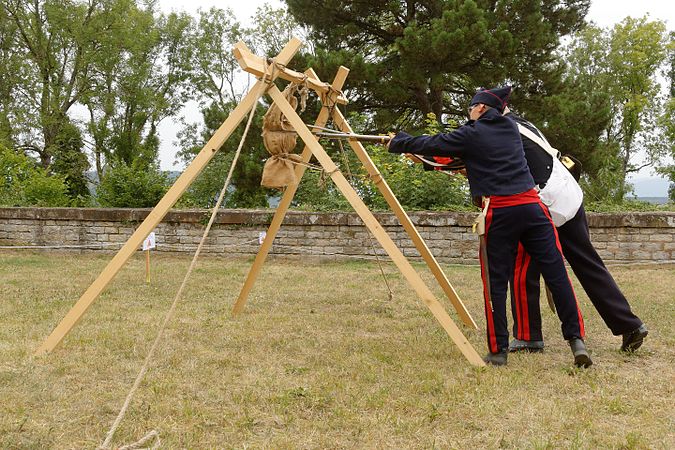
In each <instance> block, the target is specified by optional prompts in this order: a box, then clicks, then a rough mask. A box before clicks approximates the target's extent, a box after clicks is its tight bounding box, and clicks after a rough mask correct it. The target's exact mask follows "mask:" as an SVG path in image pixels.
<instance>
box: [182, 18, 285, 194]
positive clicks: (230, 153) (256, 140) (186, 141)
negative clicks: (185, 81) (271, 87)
mask: <svg viewBox="0 0 675 450" xmlns="http://www.w3.org/2000/svg"><path fill="white" fill-rule="evenodd" d="M252 34H253V33H249V32H247V31H246V30H244V29H243V28H242V26H241V24H240V23H239V22H238V21H237V20H236V18H235V17H234V14H233V13H232V11H231V10H229V9H226V10H222V9H217V8H211V9H209V10H206V11H203V10H201V11H200V12H199V18H198V21H197V26H196V28H195V32H194V33H193V35H192V36H191V39H190V43H191V47H192V48H193V53H192V58H193V59H192V67H193V69H194V71H193V72H192V74H191V80H192V86H193V95H194V97H195V98H197V99H198V102H199V105H200V109H201V113H202V118H203V124H202V125H199V124H185V126H184V128H183V130H182V131H181V132H180V134H179V136H180V139H181V148H182V150H181V151H180V153H179V157H180V158H181V159H182V160H183V161H184V162H185V163H189V162H191V161H192V159H193V158H194V157H195V155H196V154H197V153H198V152H199V151H200V150H201V149H202V148H203V146H204V145H205V143H206V142H207V141H208V140H209V139H210V138H211V136H213V134H214V133H215V132H216V130H217V129H218V128H219V127H220V126H221V125H222V123H223V121H224V120H225V119H226V118H227V116H228V115H229V113H230V112H231V111H232V110H233V109H234V108H235V107H236V105H237V103H238V102H239V101H240V99H241V98H242V92H243V91H244V90H246V89H247V88H248V87H250V85H251V80H250V78H249V82H248V83H244V82H243V80H242V78H241V77H240V75H239V74H240V68H239V64H238V63H237V61H236V59H235V58H234V56H233V55H232V47H233V46H234V44H235V43H237V42H238V41H240V40H242V39H244V38H245V37H246V36H251V35H252ZM249 45H252V43H251V42H249ZM261 103H262V104H264V101H261ZM263 114H264V110H263V108H261V106H260V105H258V109H257V111H256V116H255V118H254V120H253V123H252V124H251V129H250V130H249V133H248V136H247V139H246V143H245V146H244V147H243V148H242V153H241V156H240V158H239V161H238V163H237V167H236V169H235V172H234V173H233V177H232V184H231V186H232V189H231V191H230V192H229V193H228V195H227V196H226V198H225V202H224V204H225V206H228V207H260V206H267V198H268V197H269V196H270V195H274V191H272V190H270V189H266V188H263V187H261V186H260V179H261V174H262V167H263V162H264V159H265V158H266V157H267V152H266V150H265V148H264V146H263V143H262V138H261V136H260V134H261V132H262V129H261V127H262V116H263ZM243 129H244V124H242V125H241V126H240V127H239V128H238V129H237V130H235V132H234V133H233V134H232V136H230V138H229V139H228V140H227V142H225V144H224V145H223V146H222V147H221V148H220V149H219V152H218V153H217V154H216V156H215V157H214V158H213V159H212V160H211V162H210V163H209V165H208V166H207V167H206V168H205V169H204V171H203V172H202V173H201V174H200V176H199V177H198V178H197V180H195V182H194V183H193V185H192V186H191V187H190V189H189V190H188V192H187V193H186V195H185V198H184V199H182V200H181V204H183V205H192V206H212V205H213V204H214V203H215V199H216V198H217V196H218V193H219V192H220V189H222V186H223V183H224V181H225V178H226V176H227V173H228V171H229V168H230V165H231V163H232V158H233V157H234V152H235V150H236V148H237V146H238V144H239V141H240V139H241V136H242V133H243Z"/></svg>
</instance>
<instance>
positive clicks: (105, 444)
mask: <svg viewBox="0 0 675 450" xmlns="http://www.w3.org/2000/svg"><path fill="white" fill-rule="evenodd" d="M266 77H267V67H266V68H265V73H264V74H263V77H262V79H261V80H262V81H263V83H261V85H260V89H259V91H258V93H257V95H256V99H255V102H254V103H253V107H252V108H251V113H250V114H249V116H248V122H246V128H245V129H244V133H243V135H242V137H241V140H240V141H239V147H237V151H236V153H235V155H234V159H233V160H232V165H231V166H230V171H229V172H228V174H227V179H226V180H225V185H224V186H223V189H222V191H220V195H219V196H218V201H217V202H216V205H215V206H214V207H213V212H212V213H211V218H210V219H209V223H208V224H207V225H206V229H205V230H204V234H203V235H202V240H201V241H200V242H199V246H198V247H197V250H196V251H195V254H194V257H193V258H192V262H191V263H190V267H189V268H188V271H187V273H186V274H185V278H184V279H183V283H182V284H181V285H180V288H179V289H178V292H177V293H176V297H175V298H174V300H173V303H172V304H171V308H169V311H168V312H167V313H166V316H165V317H164V322H163V323H162V326H161V327H160V328H159V332H158V333H157V337H156V338H155V342H154V343H153V344H152V347H151V348H150V351H149V352H148V355H147V356H146V358H145V362H144V363H143V367H141V370H140V371H139V372H138V376H137V377H136V380H135V381H134V384H133V386H132V387H131V390H130V391H129V394H128V395H127V398H126V400H125V401H124V405H123V406H122V409H121V410H120V412H119V414H118V415H117V418H116V419H115V422H113V424H112V426H111V427H110V430H109V431H108V434H107V435H106V438H105V440H104V441H103V443H102V444H101V446H100V447H99V449H107V448H110V443H111V441H112V438H113V436H114V435H115V431H116V430H117V428H118V427H119V425H120V423H121V422H122V419H123V418H124V415H125V414H126V412H127V409H128V408H129V405H130V404H131V400H132V399H133V397H134V394H135V393H136V391H137V390H138V387H139V386H140V384H141V381H143V378H144V377H145V374H146V372H147V371H148V367H149V365H150V361H151V359H152V357H153V355H154V353H155V350H156V349H157V347H158V345H159V343H160V341H161V340H162V337H163V336H164V331H165V329H166V326H167V324H168V323H169V320H171V318H172V317H173V314H174V312H175V310H176V306H177V305H178V300H179V299H180V297H181V294H182V293H183V290H184V289H185V285H186V284H187V281H188V278H189V277H190V274H192V270H193V269H194V267H195V265H196V263H197V258H198V257H199V253H200V252H201V249H202V247H203V246H204V242H205V241H206V237H207V236H208V234H209V231H210V230H211V226H212V225H213V222H214V221H215V219H216V215H217V214H218V209H219V208H220V205H221V204H222V202H223V199H224V198H225V193H226V192H227V188H228V187H229V185H230V180H231V178H232V173H233V172H234V168H235V166H236V164H237V160H238V159H239V154H240V153H241V148H242V147H243V145H244V141H245V140H246V136H247V135H248V130H249V128H250V127H251V122H252V121H253V116H254V115H255V110H256V106H257V104H258V99H259V98H260V97H261V96H262V95H263V93H264V92H265V90H266V88H268V87H269V83H271V82H272V80H274V70H272V76H271V77H270V81H269V82H268V81H266ZM151 435H156V436H157V441H158V442H157V444H156V445H157V446H158V445H159V435H158V433H157V431H155V430H152V431H151V432H150V433H148V434H147V435H146V436H145V437H144V438H143V439H141V440H140V441H138V442H137V443H135V444H132V446H130V447H128V448H130V449H132V448H138V447H137V445H143V444H141V442H147V441H148V440H149V439H150V438H151V437H152V436H151Z"/></svg>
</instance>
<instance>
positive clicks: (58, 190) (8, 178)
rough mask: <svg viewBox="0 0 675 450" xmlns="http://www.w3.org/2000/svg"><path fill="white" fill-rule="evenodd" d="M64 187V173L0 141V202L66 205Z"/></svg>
mask: <svg viewBox="0 0 675 450" xmlns="http://www.w3.org/2000/svg"><path fill="white" fill-rule="evenodd" d="M67 190H68V186H67V185H66V182H65V179H64V178H63V176H61V175H52V176H50V175H49V173H47V170H46V169H44V168H42V167H40V165H39V164H37V163H36V161H35V160H33V159H32V158H29V157H28V156H26V155H25V154H23V153H17V152H15V151H13V150H10V149H9V148H7V147H5V146H3V145H2V144H0V205H2V206H69V205H70V199H69V198H68V195H67Z"/></svg>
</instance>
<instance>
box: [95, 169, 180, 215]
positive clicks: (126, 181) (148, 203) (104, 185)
mask: <svg viewBox="0 0 675 450" xmlns="http://www.w3.org/2000/svg"><path fill="white" fill-rule="evenodd" d="M168 188H169V184H168V180H167V177H166V174H164V173H162V172H161V171H160V170H159V167H158V166H157V165H156V164H153V165H150V166H148V165H147V164H144V163H142V162H141V161H140V160H137V162H136V164H132V165H127V164H126V163H125V162H124V161H116V162H115V163H113V164H111V165H110V166H109V167H108V168H107V170H106V171H105V172H104V173H103V177H102V178H101V181H100V183H99V185H98V187H97V189H96V197H97V199H98V202H99V203H100V205H101V206H104V207H110V208H150V207H154V206H155V205H157V203H158V202H159V201H160V200H161V199H162V197H163V196H164V194H165V193H166V191H167V190H168Z"/></svg>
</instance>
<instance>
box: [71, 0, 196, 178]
mask: <svg viewBox="0 0 675 450" xmlns="http://www.w3.org/2000/svg"><path fill="white" fill-rule="evenodd" d="M111 7H113V8H114V11H115V14H114V16H115V17H116V22H115V24H114V29H115V33H107V34H106V35H105V36H103V37H102V38H101V45H102V47H104V48H105V51H102V52H101V53H100V55H99V56H100V57H99V58H97V59H96V60H95V61H94V64H93V71H94V75H93V76H92V82H93V83H94V85H95V86H96V88H95V89H92V91H91V92H90V93H89V94H88V95H86V96H84V97H83V99H82V102H83V103H84V104H85V105H86V106H87V108H88V110H89V124H88V130H89V133H90V135H91V136H92V140H93V141H94V155H95V161H96V170H97V172H98V173H99V176H100V175H101V174H102V172H103V168H104V164H105V163H106V162H109V163H110V162H118V161H119V162H123V163H124V164H126V165H132V164H138V163H137V160H138V161H140V164H141V165H146V166H150V165H152V164H154V163H155V162H156V160H157V154H158V150H159V137H158V135H157V126H158V124H159V123H160V122H161V121H162V120H163V119H165V118H166V117H169V116H173V115H175V114H177V112H178V110H179V109H180V107H181V106H182V105H183V103H184V102H185V100H186V99H187V97H188V83H187V80H188V74H189V72H190V69H191V67H190V62H189V61H190V53H191V49H190V45H189V43H188V36H189V35H190V33H191V27H192V25H193V24H192V19H191V18H190V17H189V16H187V15H185V14H169V15H167V16H164V15H157V14H155V12H154V11H153V9H152V8H150V7H148V8H146V9H140V8H138V7H137V6H136V5H135V3H134V2H130V1H125V0H120V1H117V2H115V3H114V4H112V5H111Z"/></svg>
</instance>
